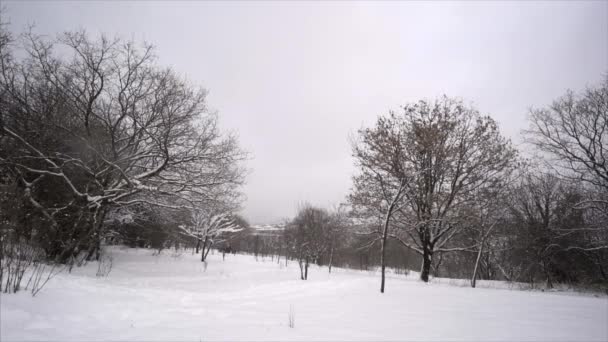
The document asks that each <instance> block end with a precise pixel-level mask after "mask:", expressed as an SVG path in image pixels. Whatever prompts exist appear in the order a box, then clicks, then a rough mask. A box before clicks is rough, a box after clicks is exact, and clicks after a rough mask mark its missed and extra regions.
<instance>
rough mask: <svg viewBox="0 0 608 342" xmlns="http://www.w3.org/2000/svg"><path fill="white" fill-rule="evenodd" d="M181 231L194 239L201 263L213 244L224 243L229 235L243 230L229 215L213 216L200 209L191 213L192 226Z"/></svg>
mask: <svg viewBox="0 0 608 342" xmlns="http://www.w3.org/2000/svg"><path fill="white" fill-rule="evenodd" d="M182 229H183V231H184V232H185V233H186V234H187V235H188V236H191V237H194V238H195V239H196V241H197V244H196V253H198V250H199V248H200V249H201V261H203V262H204V261H205V260H206V259H207V255H208V254H209V251H210V250H211V247H212V246H213V245H214V244H216V243H219V242H222V241H224V240H225V239H226V235H228V234H230V233H236V232H240V231H241V230H243V228H242V227H240V226H239V225H238V224H237V223H236V222H235V219H234V218H233V216H232V215H231V214H230V213H219V214H214V213H209V212H206V211H204V210H200V209H199V210H194V211H193V212H192V225H190V226H188V227H182Z"/></svg>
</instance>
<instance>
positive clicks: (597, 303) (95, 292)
mask: <svg viewBox="0 0 608 342" xmlns="http://www.w3.org/2000/svg"><path fill="white" fill-rule="evenodd" d="M152 253H153V251H151V250H146V249H139V250H137V249H128V248H125V247H114V248H110V249H109V255H111V256H112V258H113V268H112V271H111V273H110V274H109V275H108V276H107V277H96V276H95V274H96V272H97V263H94V262H93V263H89V264H88V265H86V266H84V267H81V268H75V269H74V270H73V271H72V273H71V274H68V273H65V272H64V273H61V274H59V275H57V276H56V277H55V278H53V279H52V280H51V281H50V282H49V283H48V284H47V286H46V287H45V288H44V289H43V290H42V291H41V292H40V293H39V294H38V295H37V296H36V297H32V296H31V295H30V294H29V293H28V292H26V291H22V292H20V293H17V294H10V295H7V294H2V295H1V297H0V340H1V341H25V340H28V341H31V340H44V341H102V340H112V341H122V340H125V341H167V340H172V341H176V340H179V341H210V340H211V341H214V340H246V341H254V340H265V341H268V340H273V341H277V340H281V341H283V340H299V341H301V340H306V341H309V340H324V341H326V340H340V341H344V340H348V341H350V340H360V341H370V340H374V341H376V340H400V341H401V340H425V341H426V340H435V341H437V340H440V341H448V340H467V341H473V340H475V341H477V340H483V341H492V340H494V341H541V340H542V341H608V299H607V298H606V297H595V296H590V295H578V294H576V293H548V292H536V291H521V290H509V289H500V288H476V289H472V288H467V287H462V286H454V285H453V284H455V283H453V282H452V283H451V284H450V282H449V281H447V280H443V281H441V280H440V279H435V281H434V282H431V283H429V284H425V283H422V282H420V281H418V280H416V279H415V274H410V275H409V276H407V277H406V276H404V275H398V274H389V276H388V279H387V287H386V293H384V294H381V293H380V292H379V281H380V279H379V276H378V274H376V273H375V272H361V271H355V270H346V269H338V268H334V269H332V273H331V274H329V273H328V270H327V268H326V267H316V266H315V267H311V269H310V273H309V280H307V281H302V280H299V269H298V266H297V263H296V262H293V261H291V262H289V264H288V266H287V267H285V262H284V261H281V264H277V263H276V260H275V261H271V260H270V258H266V259H261V258H258V261H256V260H255V258H254V257H253V256H247V255H226V259H225V260H222V256H221V254H217V253H216V254H214V255H209V262H208V265H207V267H205V266H204V264H203V263H201V261H200V260H199V255H192V254H191V253H187V252H185V253H183V254H181V255H176V254H174V252H165V253H163V254H161V255H160V256H154V255H152ZM492 284H493V285H492ZM497 284H498V285H500V283H498V282H494V283H485V286H492V287H500V286H497ZM502 284H503V285H504V283H502ZM480 285H481V286H484V282H482V283H481V284H480ZM503 287H505V286H503ZM290 307H292V308H293V313H294V318H295V326H294V327H293V328H290V327H289V326H288V316H289V312H290Z"/></svg>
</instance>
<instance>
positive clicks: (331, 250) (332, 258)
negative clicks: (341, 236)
mask: <svg viewBox="0 0 608 342" xmlns="http://www.w3.org/2000/svg"><path fill="white" fill-rule="evenodd" d="M333 260H334V246H331V249H330V252H329V273H331V264H332V262H333Z"/></svg>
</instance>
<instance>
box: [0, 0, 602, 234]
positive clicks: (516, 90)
mask: <svg viewBox="0 0 608 342" xmlns="http://www.w3.org/2000/svg"><path fill="white" fill-rule="evenodd" d="M3 5H4V6H5V8H6V9H7V12H6V13H5V14H3V15H5V16H6V17H8V19H9V20H10V22H11V25H12V30H13V31H14V32H18V31H21V30H22V29H23V28H24V27H25V26H26V25H27V24H28V23H35V24H36V32H38V33H43V34H54V33H58V32H62V31H65V30H73V29H78V28H85V29H86V30H87V31H88V32H90V33H92V34H98V33H106V34H109V35H112V36H113V35H119V36H121V37H123V38H133V39H135V40H140V41H141V40H146V41H148V42H150V43H153V44H155V45H156V46H157V54H158V56H159V62H160V63H161V64H163V65H169V66H172V67H173V68H174V69H175V70H177V71H178V72H180V73H182V74H186V75H187V77H188V79H190V80H191V81H192V82H194V83H196V84H199V85H202V86H204V87H205V88H206V89H208V90H209V91H210V94H209V97H208V103H209V105H210V107H212V108H214V109H216V110H218V111H219V113H220V118H221V121H222V126H223V127H225V128H226V129H230V130H234V131H236V132H238V134H239V136H240V141H241V144H242V146H243V147H244V148H245V149H247V150H248V151H250V152H251V153H252V157H253V159H252V160H251V161H250V162H249V163H248V166H249V167H250V168H251V169H252V173H251V175H250V176H249V178H248V184H247V186H246V187H245V189H244V191H245V194H246V195H247V197H248V199H247V201H246V202H245V204H244V206H245V208H244V215H245V216H246V217H247V218H248V219H249V220H250V221H251V222H253V223H267V222H274V221H276V220H278V219H281V218H286V217H290V216H292V215H293V214H294V211H295V209H296V207H297V204H298V203H300V202H303V201H309V202H311V203H313V204H317V205H321V206H330V205H334V204H337V203H339V202H341V201H342V200H343V199H344V197H345V196H346V194H347V193H348V189H349V187H350V177H351V175H352V173H353V171H354V167H353V161H352V159H351V155H350V146H349V142H348V136H349V134H354V133H355V132H356V130H357V129H358V128H360V127H362V126H364V125H370V124H372V123H373V121H374V120H375V118H376V117H377V116H378V115H380V114H385V113H387V112H388V110H389V109H398V108H399V106H400V105H401V104H403V103H405V102H407V101H415V100H418V99H420V98H432V97H436V96H439V95H442V94H444V93H445V94H447V95H449V96H458V97H462V98H464V99H465V100H466V101H469V102H471V103H473V104H474V105H475V106H477V108H478V109H479V110H480V111H482V112H483V113H489V114H491V115H492V116H493V117H494V118H495V119H497V120H498V121H499V122H500V124H501V128H502V131H503V132H504V134H506V135H508V136H509V137H511V138H512V139H513V140H514V141H518V140H519V137H518V136H519V131H520V130H521V129H522V128H524V127H525V126H526V121H525V120H526V113H527V109H528V108H529V107H531V106H537V107H538V106H543V105H546V104H548V103H550V101H551V100H552V99H554V98H556V97H558V96H560V95H561V94H563V93H564V92H565V90H566V89H568V88H571V89H581V88H583V87H585V86H586V85H593V84H596V83H597V82H598V81H599V80H600V79H601V77H602V74H604V73H606V72H608V1H596V2H583V1H571V2H566V1H563V2H538V3H528V2H520V1H512V2H494V1H492V2H485V3H484V2H465V3H456V2H425V3H419V2H390V3H364V2H337V3H318V2H290V3H279V2H266V3H254V2H246V3H240V2H227V3H211V2H182V3H177V2H169V1H167V2H161V1H156V2H139V1H137V2H90V1H69V2H68V1H66V2H53V1H44V2H42V1H41V2H34V1H27V2H8V1H6V0H5V1H3Z"/></svg>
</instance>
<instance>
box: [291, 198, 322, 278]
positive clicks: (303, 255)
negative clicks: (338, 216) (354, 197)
mask: <svg viewBox="0 0 608 342" xmlns="http://www.w3.org/2000/svg"><path fill="white" fill-rule="evenodd" d="M331 227H332V217H331V216H330V214H329V213H328V212H327V211H326V210H324V209H320V208H315V207H313V206H311V205H309V204H305V205H303V206H302V208H300V209H299V210H298V214H297V215H296V217H295V218H294V219H293V220H291V221H290V222H289V223H288V224H287V226H286V227H285V231H284V238H285V241H286V244H287V246H288V248H289V250H290V252H291V253H292V255H294V256H295V257H296V258H297V259H298V264H299V266H300V278H301V279H302V280H307V279H308V267H309V265H310V263H311V262H317V261H318V260H319V258H320V257H321V256H322V255H323V254H324V253H326V252H327V250H328V249H329V246H330V243H329V242H330V241H331V239H330V236H331V235H330V233H331Z"/></svg>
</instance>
